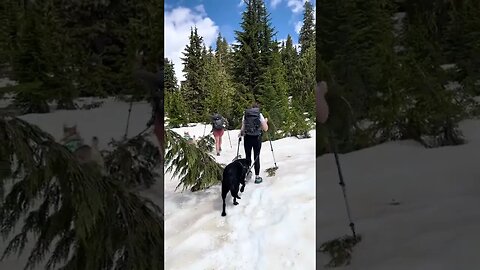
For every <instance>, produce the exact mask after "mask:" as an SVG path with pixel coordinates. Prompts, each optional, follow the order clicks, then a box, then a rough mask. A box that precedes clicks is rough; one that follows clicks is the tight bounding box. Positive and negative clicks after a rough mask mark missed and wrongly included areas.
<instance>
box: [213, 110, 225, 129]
mask: <svg viewBox="0 0 480 270" xmlns="http://www.w3.org/2000/svg"><path fill="white" fill-rule="evenodd" d="M212 125H213V129H214V130H221V129H224V128H225V127H224V126H225V122H224V121H223V117H222V116H221V115H219V114H215V115H214V116H213V122H212Z"/></svg>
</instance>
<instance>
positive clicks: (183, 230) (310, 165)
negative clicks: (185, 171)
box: [165, 124, 315, 270]
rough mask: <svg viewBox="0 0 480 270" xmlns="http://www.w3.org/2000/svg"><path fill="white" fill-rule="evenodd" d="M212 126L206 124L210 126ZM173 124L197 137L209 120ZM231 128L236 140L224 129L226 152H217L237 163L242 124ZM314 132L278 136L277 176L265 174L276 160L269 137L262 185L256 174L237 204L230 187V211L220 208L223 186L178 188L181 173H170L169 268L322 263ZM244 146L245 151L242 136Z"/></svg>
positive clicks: (263, 156) (262, 158)
mask: <svg viewBox="0 0 480 270" xmlns="http://www.w3.org/2000/svg"><path fill="white" fill-rule="evenodd" d="M210 130H211V126H207V130H206V132H205V133H207V134H208V133H209V131H210ZM174 131H176V132H178V133H179V134H180V135H183V132H184V131H189V134H190V136H193V135H195V136H196V137H197V138H198V137H201V136H202V135H203V132H204V125H200V124H199V125H196V126H195V127H186V128H178V129H174ZM229 133H230V138H231V141H232V146H230V142H229V140H228V134H227V131H225V133H224V135H223V139H222V153H221V156H215V158H216V160H217V162H219V163H221V164H228V163H230V162H231V161H232V160H233V159H234V158H235V156H236V153H237V144H238V133H239V131H238V130H233V131H232V130H231V131H229ZM310 134H311V135H312V138H309V139H301V140H300V139H297V138H284V139H281V140H276V141H272V145H273V151H274V154H275V159H276V162H277V165H278V167H279V169H278V170H277V171H276V175H275V176H273V177H267V175H266V173H265V169H267V168H270V167H274V162H273V156H272V151H271V148H270V143H269V142H268V141H266V142H264V143H263V144H262V150H261V153H260V162H261V172H260V176H262V177H263V182H262V183H260V184H255V183H254V177H252V178H251V179H250V180H249V181H248V182H247V184H246V187H245V191H244V192H243V193H240V197H241V198H242V199H240V200H237V201H238V202H239V204H238V205H236V206H234V205H233V202H232V201H233V199H232V197H231V195H230V194H228V195H227V199H226V203H227V206H226V212H227V216H225V217H222V216H221V215H220V214H221V210H222V199H221V186H220V185H217V186H214V187H212V188H210V189H207V190H205V191H199V192H194V193H192V192H190V191H185V192H183V193H181V192H179V191H177V192H174V189H175V187H176V185H177V184H178V179H176V178H175V179H171V175H170V174H167V175H166V176H165V207H166V213H165V234H166V241H165V258H166V269H169V270H177V269H178V270H180V269H192V270H193V269H215V270H223V269H225V270H227V269H228V270H230V269H238V270H240V269H315V240H314V239H315V224H314V221H315V166H314V157H315V139H314V138H315V131H312V132H311V133H310ZM239 153H240V155H241V156H242V158H244V157H245V150H244V148H243V140H242V142H241V143H240V151H239ZM212 154H214V153H212ZM252 158H253V155H252ZM252 172H254V170H253V168H252ZM169 179H171V180H169Z"/></svg>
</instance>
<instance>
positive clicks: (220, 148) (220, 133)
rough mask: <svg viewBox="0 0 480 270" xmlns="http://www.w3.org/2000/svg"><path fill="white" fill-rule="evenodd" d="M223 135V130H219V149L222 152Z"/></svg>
mask: <svg viewBox="0 0 480 270" xmlns="http://www.w3.org/2000/svg"><path fill="white" fill-rule="evenodd" d="M222 137H223V130H221V131H219V136H218V151H219V152H222Z"/></svg>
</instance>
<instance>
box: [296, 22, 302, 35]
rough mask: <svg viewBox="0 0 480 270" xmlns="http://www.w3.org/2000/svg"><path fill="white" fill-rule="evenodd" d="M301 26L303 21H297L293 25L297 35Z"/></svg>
mask: <svg viewBox="0 0 480 270" xmlns="http://www.w3.org/2000/svg"><path fill="white" fill-rule="evenodd" d="M302 26H303V21H298V22H296V23H295V32H297V34H300V30H301V29H302Z"/></svg>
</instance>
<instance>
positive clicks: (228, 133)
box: [227, 129, 233, 148]
mask: <svg viewBox="0 0 480 270" xmlns="http://www.w3.org/2000/svg"><path fill="white" fill-rule="evenodd" d="M227 135H228V141H229V142H230V148H233V146H232V140H231V139H230V132H228V129H227Z"/></svg>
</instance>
